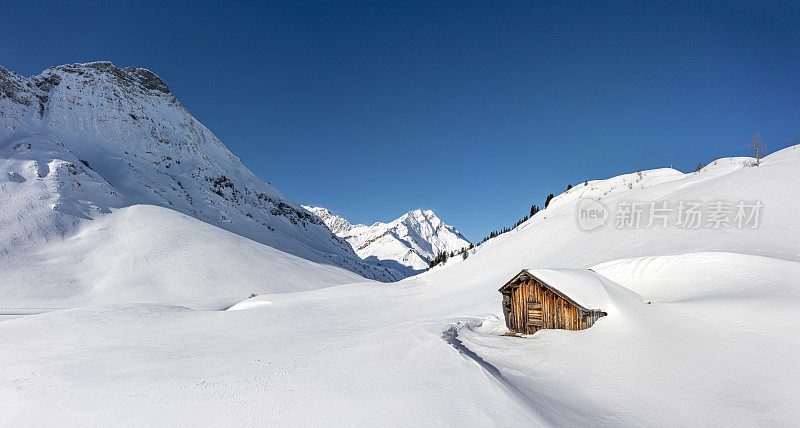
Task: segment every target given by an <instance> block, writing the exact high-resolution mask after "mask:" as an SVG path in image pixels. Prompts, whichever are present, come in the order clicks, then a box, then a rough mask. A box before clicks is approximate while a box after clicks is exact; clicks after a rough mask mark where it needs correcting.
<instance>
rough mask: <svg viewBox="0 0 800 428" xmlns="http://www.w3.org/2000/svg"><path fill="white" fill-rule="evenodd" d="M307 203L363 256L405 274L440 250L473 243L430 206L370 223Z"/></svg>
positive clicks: (416, 270) (417, 269)
mask: <svg viewBox="0 0 800 428" xmlns="http://www.w3.org/2000/svg"><path fill="white" fill-rule="evenodd" d="M304 207H305V208H306V209H307V210H308V211H310V212H311V213H312V214H314V215H316V216H317V217H319V218H320V219H321V220H322V221H323V222H325V224H326V225H327V226H328V228H330V229H331V230H332V231H333V233H334V234H336V235H337V236H339V237H340V238H343V239H345V240H346V241H347V242H349V243H350V245H352V247H353V249H354V250H355V252H356V254H358V255H359V256H360V257H361V258H362V259H364V260H366V261H369V262H372V263H375V264H377V265H379V266H387V267H389V268H392V269H395V270H398V271H400V272H402V273H404V274H405V275H406V276H411V275H416V274H418V273H420V272H422V271H424V270H425V269H427V268H428V265H429V263H430V261H431V260H433V258H434V257H436V255H437V254H439V253H440V252H443V251H444V252H448V253H449V252H451V251H458V250H460V249H462V248H465V247H468V246H469V244H470V243H469V241H467V239H466V238H464V236H462V235H461V233H460V232H459V231H458V230H457V229H456V228H455V227H453V226H449V225H447V224H445V223H444V222H443V221H442V220H441V219H440V218H439V217H437V216H436V214H434V212H433V211H431V210H425V211H422V210H414V211H410V212H407V213H405V214H403V215H402V216H401V217H400V218H398V219H397V220H394V221H392V222H389V223H381V222H376V223H375V224H373V225H372V226H367V225H363V224H357V225H352V224H350V222H349V221H347V220H346V219H344V218H342V217H339V216H337V215H334V214H331V212H330V211H328V210H327V209H325V208H319V207H309V206H304Z"/></svg>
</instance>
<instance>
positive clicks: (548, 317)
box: [509, 279, 596, 334]
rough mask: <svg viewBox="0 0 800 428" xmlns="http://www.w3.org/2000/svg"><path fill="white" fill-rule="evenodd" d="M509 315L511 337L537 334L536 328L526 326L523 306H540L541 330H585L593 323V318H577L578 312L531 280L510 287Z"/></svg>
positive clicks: (565, 301) (525, 314) (526, 314)
mask: <svg viewBox="0 0 800 428" xmlns="http://www.w3.org/2000/svg"><path fill="white" fill-rule="evenodd" d="M511 299H512V304H511V314H510V315H509V324H511V325H510V326H509V329H510V330H511V331H512V332H515V333H523V334H531V333H535V332H536V331H537V330H539V328H538V327H534V326H529V325H527V324H528V309H527V302H529V301H530V302H540V303H541V304H542V321H543V326H542V327H541V328H560V329H566V330H582V329H585V328H589V327H590V326H591V325H592V321H594V320H595V319H596V316H592V315H594V314H590V316H588V317H581V316H579V310H578V308H577V307H575V306H574V305H573V304H572V303H570V302H568V301H567V300H565V299H563V298H561V297H560V296H559V295H557V294H555V293H553V292H552V291H550V289H548V288H546V287H543V286H542V285H541V284H540V283H539V282H538V281H536V280H534V279H532V280H529V281H526V282H524V283H522V284H521V285H520V286H518V287H514V288H513V290H512V291H511Z"/></svg>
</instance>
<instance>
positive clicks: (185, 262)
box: [0, 205, 364, 313]
mask: <svg viewBox="0 0 800 428" xmlns="http://www.w3.org/2000/svg"><path fill="white" fill-rule="evenodd" d="M0 270H2V271H3V273H4V275H3V288H2V292H3V303H2V304H0V312H4V311H5V312H6V313H9V312H10V313H26V312H39V311H40V310H39V309H37V308H59V307H60V308H64V307H72V306H86V305H102V304H111V303H119V302H125V303H138V302H142V303H163V304H175V305H183V306H187V307H192V308H198V309H220V308H226V307H229V306H231V305H232V304H234V303H237V302H239V301H241V300H242V299H245V298H247V297H248V296H250V295H251V294H252V293H256V294H261V293H267V292H269V293H285V292H292V291H302V290H311V289H315V288H320V287H326V286H331V285H336V284H345V283H349V282H358V281H364V278H363V277H361V276H359V275H357V274H355V273H353V272H350V271H347V270H344V269H341V268H338V267H336V266H332V265H324V264H319V263H314V262H311V261H308V260H306V259H303V258H300V257H297V256H293V255H291V254H288V253H284V252H282V251H279V250H276V249H274V248H272V247H269V246H266V245H263V244H260V243H258V242H255V241H251V240H249V239H247V238H244V237H242V236H239V235H236V234H234V233H231V232H228V231H226V230H224V229H221V228H218V227H215V226H212V225H209V224H207V223H204V222H201V221H199V220H197V219H194V218H192V217H189V216H187V215H185V214H180V213H178V212H176V211H174V210H170V209H167V208H162V207H157V206H152V205H133V206H130V207H127V208H120V209H114V211H113V212H112V213H111V214H108V215H103V216H100V217H98V218H97V219H96V220H95V221H91V222H86V223H85V224H83V225H82V226H81V228H80V229H78V231H77V233H75V234H74V235H72V236H70V237H68V238H66V239H64V240H62V241H58V242H54V243H51V244H50V245H48V246H46V247H44V248H43V249H41V250H39V251H35V252H31V253H28V254H26V255H25V257H13V258H11V257H3V258H1V259H0Z"/></svg>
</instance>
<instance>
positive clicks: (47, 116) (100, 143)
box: [0, 61, 402, 281]
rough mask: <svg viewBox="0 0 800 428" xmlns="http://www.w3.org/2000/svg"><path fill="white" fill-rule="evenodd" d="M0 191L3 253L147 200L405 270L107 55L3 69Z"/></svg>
mask: <svg viewBox="0 0 800 428" xmlns="http://www.w3.org/2000/svg"><path fill="white" fill-rule="evenodd" d="M7 182H8V183H9V184H6V183H7ZM0 189H2V192H3V194H2V197H0V221H2V220H8V221H9V224H14V225H15V227H13V228H6V229H5V230H3V231H1V232H0V253H14V252H19V251H23V250H26V249H27V250H31V249H33V248H36V246H37V245H41V244H43V243H48V242H51V241H54V240H63V239H65V238H67V237H69V236H71V235H73V234H74V233H75V232H76V231H77V230H78V229H79V226H80V225H81V224H83V223H85V222H86V221H87V220H92V219H98V218H100V217H101V216H104V215H107V214H108V213H110V212H111V210H112V209H118V208H126V207H129V206H132V205H138V204H143V205H157V206H161V207H166V208H170V209H173V210H176V211H179V212H181V213H183V214H186V215H189V216H191V217H194V218H197V219H199V220H202V221H204V222H206V223H209V224H213V225H215V226H218V227H221V228H223V229H226V230H228V231H230V232H233V233H236V234H238V235H241V236H244V237H246V238H249V239H251V240H254V241H256V242H259V243H261V244H265V245H268V246H271V247H273V248H276V249H278V250H281V251H283V252H286V253H290V254H293V255H295V256H299V257H302V258H305V259H307V260H311V261H314V262H317V263H323V264H326V265H336V266H340V267H344V268H346V269H348V270H351V271H353V272H356V273H359V274H361V275H364V276H366V277H368V278H373V279H378V280H381V281H394V280H397V279H399V278H401V277H402V275H401V274H400V273H399V272H396V271H393V270H392V269H389V268H386V267H378V266H375V265H372V264H370V263H365V262H364V261H362V260H361V259H360V258H359V257H358V256H357V255H356V254H355V253H354V252H353V250H352V248H351V247H350V245H348V244H347V243H346V242H344V241H343V240H342V239H340V238H339V237H337V236H336V235H334V234H332V233H331V231H330V230H329V229H328V228H327V227H326V226H325V225H324V224H323V223H322V221H320V219H319V218H318V217H316V216H313V215H310V214H309V213H308V212H307V211H306V210H304V209H303V208H302V207H301V206H300V205H299V204H297V203H295V202H294V201H292V200H290V199H289V198H287V197H286V196H284V195H283V194H282V193H281V192H280V191H278V190H277V189H275V188H274V187H272V186H271V185H270V184H269V183H266V182H265V181H263V180H262V179H260V178H258V177H256V176H255V175H254V174H253V173H252V172H250V170H248V169H247V168H246V167H245V166H244V165H243V164H242V162H241V160H240V159H239V158H237V157H236V156H234V155H233V154H232V153H231V152H230V151H229V150H228V149H227V148H226V147H225V145H223V144H222V142H221V141H220V140H219V139H218V138H217V137H216V136H215V135H214V134H213V133H211V131H209V130H208V129H207V128H206V127H205V126H203V125H202V124H201V123H200V122H198V121H197V120H196V119H195V118H194V117H192V115H191V114H190V113H189V112H188V111H187V110H186V109H185V108H184V107H183V106H182V105H181V103H180V102H179V101H178V100H177V99H175V97H174V96H173V95H172V93H171V91H170V88H169V86H168V85H167V83H166V82H164V80H162V79H161V78H160V77H158V76H157V75H156V74H155V73H153V72H152V71H150V70H147V69H144V68H136V67H125V68H120V67H117V66H116V65H114V64H113V63H111V62H107V61H99V62H90V63H85V64H70V65H61V66H57V67H51V68H48V69H47V70H45V71H44V72H42V73H41V74H40V75H37V76H33V77H30V78H26V77H22V76H20V75H18V74H15V73H12V72H10V71H8V70H6V69H4V68H0ZM11 204H14V206H11ZM14 213H20V214H19V219H16V218H14V219H12V218H4V216H10V215H14V216H16V215H17V214H14ZM4 224H5V223H4Z"/></svg>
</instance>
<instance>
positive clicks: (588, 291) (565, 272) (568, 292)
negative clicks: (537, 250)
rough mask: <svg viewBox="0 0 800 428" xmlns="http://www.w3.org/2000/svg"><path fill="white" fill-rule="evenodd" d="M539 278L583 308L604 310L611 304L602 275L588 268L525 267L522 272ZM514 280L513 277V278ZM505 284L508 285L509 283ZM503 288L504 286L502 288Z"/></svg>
mask: <svg viewBox="0 0 800 428" xmlns="http://www.w3.org/2000/svg"><path fill="white" fill-rule="evenodd" d="M522 273H527V274H528V275H530V276H532V277H534V278H536V279H538V280H539V281H541V282H542V283H544V284H545V285H547V287H548V288H550V289H552V290H554V291H555V292H557V293H558V294H561V295H562V296H563V297H565V298H567V300H572V301H573V302H574V303H577V304H578V305H579V306H582V307H583V309H587V310H602V309H604V308H608V307H609V306H610V301H609V297H608V293H606V288H605V287H604V286H603V282H602V280H601V278H602V277H601V276H600V275H598V274H597V273H595V272H593V271H591V270H588V269H524V270H523V271H522V272H520V273H519V274H517V275H515V276H514V279H516V278H517V277H518V276H519V275H520V274H522ZM512 281H513V279H512ZM510 283H511V281H509V283H507V284H506V285H504V286H503V288H505V286H507V285H508V284H510ZM501 290H502V288H501Z"/></svg>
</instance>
